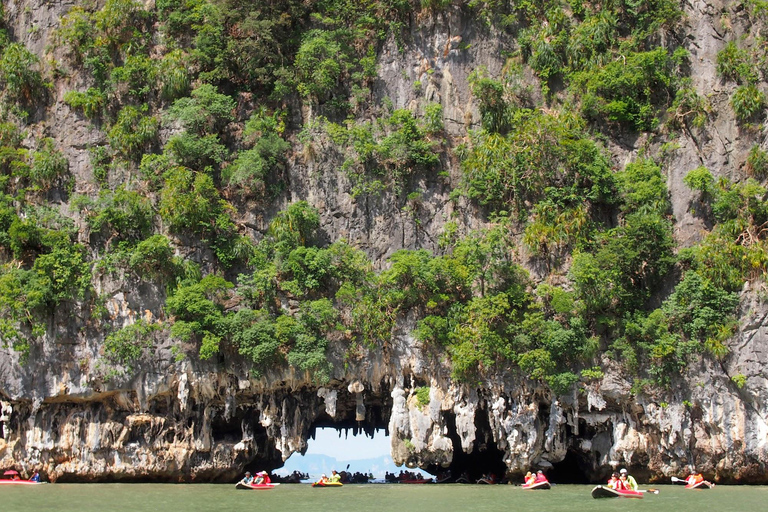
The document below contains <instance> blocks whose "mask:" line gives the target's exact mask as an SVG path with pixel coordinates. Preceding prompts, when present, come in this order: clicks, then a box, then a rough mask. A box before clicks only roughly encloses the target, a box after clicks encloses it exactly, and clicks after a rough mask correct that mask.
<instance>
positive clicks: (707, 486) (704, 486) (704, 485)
mask: <svg viewBox="0 0 768 512" xmlns="http://www.w3.org/2000/svg"><path fill="white" fill-rule="evenodd" d="M685 488H686V489H711V488H712V484H711V483H709V482H707V481H706V480H703V481H701V482H699V483H696V484H693V485H691V484H687V485H686V486H685Z"/></svg>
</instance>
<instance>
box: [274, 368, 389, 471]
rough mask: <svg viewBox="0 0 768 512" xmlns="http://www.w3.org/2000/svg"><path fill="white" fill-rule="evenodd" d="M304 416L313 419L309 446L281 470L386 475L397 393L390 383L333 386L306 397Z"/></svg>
mask: <svg viewBox="0 0 768 512" xmlns="http://www.w3.org/2000/svg"><path fill="white" fill-rule="evenodd" d="M302 407H303V409H304V410H303V413H304V414H305V417H308V418H312V420H311V424H310V425H309V426H308V428H307V429H306V430H304V432H306V442H307V448H306V450H305V452H304V454H303V455H302V454H301V453H293V454H292V455H291V456H290V457H289V458H288V459H287V460H286V461H285V463H284V464H283V465H282V467H280V468H276V469H275V473H276V474H278V475H283V476H286V475H287V474H290V475H293V474H294V471H296V472H297V473H300V474H302V475H306V476H309V477H311V478H318V477H319V476H320V475H321V474H323V473H326V474H329V472H330V471H331V470H332V469H336V470H337V471H339V472H342V471H347V472H349V473H352V474H354V473H356V472H357V473H361V474H363V473H364V474H366V475H369V474H370V473H373V474H374V477H376V478H384V472H385V471H391V470H392V468H394V467H395V466H394V464H393V463H392V455H391V443H390V438H389V431H388V428H389V419H390V416H391V414H392V397H391V393H390V392H389V390H388V388H386V387H384V388H382V390H377V391H371V390H369V389H364V388H363V387H362V386H358V385H355V384H354V383H352V384H349V385H344V386H339V387H333V388H328V389H327V390H326V391H325V392H323V393H319V392H316V393H314V399H313V400H305V401H304V403H303V405H302Z"/></svg>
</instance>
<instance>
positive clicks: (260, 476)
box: [253, 471, 272, 485]
mask: <svg viewBox="0 0 768 512" xmlns="http://www.w3.org/2000/svg"><path fill="white" fill-rule="evenodd" d="M271 481H272V480H271V479H270V478H269V475H268V474H267V472H266V471H259V472H258V473H256V478H254V479H253V484H254V485H262V484H268V483H270V482H271Z"/></svg>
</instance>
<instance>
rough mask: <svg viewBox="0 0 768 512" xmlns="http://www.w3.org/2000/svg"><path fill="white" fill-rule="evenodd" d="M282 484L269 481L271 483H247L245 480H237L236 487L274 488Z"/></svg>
mask: <svg viewBox="0 0 768 512" xmlns="http://www.w3.org/2000/svg"><path fill="white" fill-rule="evenodd" d="M278 485H280V484H279V483H274V484H272V483H269V484H246V483H243V482H237V485H235V489H274V488H275V487H277V486H278Z"/></svg>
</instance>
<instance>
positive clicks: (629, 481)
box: [619, 468, 637, 491]
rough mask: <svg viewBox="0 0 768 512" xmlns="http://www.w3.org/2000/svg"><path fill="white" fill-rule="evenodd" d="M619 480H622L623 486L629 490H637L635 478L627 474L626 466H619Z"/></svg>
mask: <svg viewBox="0 0 768 512" xmlns="http://www.w3.org/2000/svg"><path fill="white" fill-rule="evenodd" d="M619 480H621V481H622V482H624V487H626V488H627V489H629V490H630V491H636V490H637V480H635V478H634V477H633V476H632V475H630V474H629V472H628V471H627V469H626V468H621V470H620V471H619Z"/></svg>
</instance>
